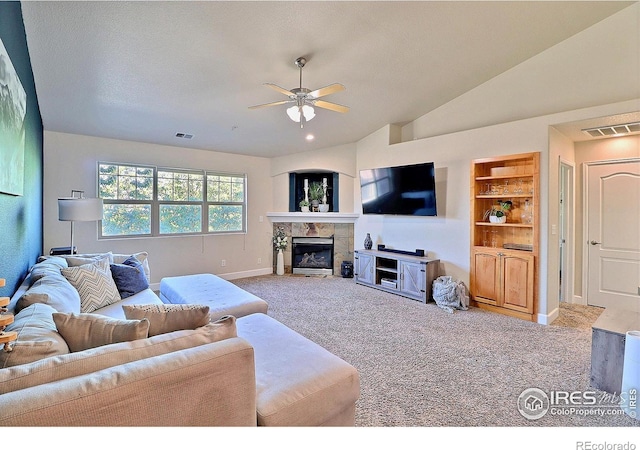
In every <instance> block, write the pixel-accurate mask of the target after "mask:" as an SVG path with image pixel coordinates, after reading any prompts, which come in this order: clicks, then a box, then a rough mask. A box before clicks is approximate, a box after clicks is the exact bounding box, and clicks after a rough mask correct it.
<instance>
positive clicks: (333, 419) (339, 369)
mask: <svg viewBox="0 0 640 450" xmlns="http://www.w3.org/2000/svg"><path fill="white" fill-rule="evenodd" d="M236 326H237V329H238V336H239V337H241V338H243V339H245V340H247V341H249V343H250V344H251V345H252V346H253V349H254V358H255V364H256V385H257V386H256V409H257V413H258V425H262V426H321V425H322V426H353V425H354V422H355V407H356V401H357V400H358V398H359V397H360V377H359V375H358V371H357V370H356V369H355V367H353V366H352V365H350V364H349V363H347V362H345V361H343V360H342V359H340V358H339V357H337V356H336V355H334V354H332V353H330V352H329V351H327V350H326V349H324V348H322V347H321V346H319V345H318V344H316V343H314V342H312V341H310V340H309V339H307V338H305V337H303V336H301V335H300V334H298V333H296V332H295V331H293V330H291V329H289V328H288V327H286V326H285V325H283V324H281V323H280V322H278V321H277V320H275V319H273V318H271V317H269V316H267V315H265V314H251V315H248V316H245V317H242V318H240V319H238V320H237V321H236Z"/></svg>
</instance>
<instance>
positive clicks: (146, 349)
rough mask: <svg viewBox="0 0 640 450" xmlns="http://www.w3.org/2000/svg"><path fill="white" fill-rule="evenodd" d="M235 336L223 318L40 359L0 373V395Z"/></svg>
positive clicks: (233, 323) (233, 325) (232, 325)
mask: <svg viewBox="0 0 640 450" xmlns="http://www.w3.org/2000/svg"><path fill="white" fill-rule="evenodd" d="M236 336H237V332H236V319H235V317H233V316H226V317H223V318H221V319H220V320H218V321H216V322H211V323H209V324H207V325H205V326H203V327H200V328H197V329H195V330H180V331H174V332H172V333H166V334H162V335H159V336H154V337H151V338H148V339H139V340H136V341H131V342H120V343H117V344H111V345H104V346H101V347H96V348H92V349H89V350H85V351H83V352H77V353H69V354H67V355H61V356H55V357H52V358H47V359H42V360H39V361H35V362H33V363H31V364H24V365H20V366H15V367H10V368H7V369H3V370H0V394H6V393H7V392H12V391H17V390H19V389H26V388H28V387H32V386H38V385H41V384H45V383H50V382H54V381H58V380H62V379H65V378H71V377H76V376H79V375H84V374H87V373H92V372H96V371H99V370H103V369H106V368H109V367H114V366H117V365H120V364H126V363H129V362H132V361H138V360H141V359H146V358H151V357H153V356H157V355H162V354H166V353H171V352H176V351H180V350H184V349H187V348H191V347H197V346H200V345H204V344H209V343H212V342H218V341H222V340H224V339H228V338H233V337H236Z"/></svg>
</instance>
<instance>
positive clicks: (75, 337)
mask: <svg viewBox="0 0 640 450" xmlns="http://www.w3.org/2000/svg"><path fill="white" fill-rule="evenodd" d="M53 321H54V322H55V324H56V327H57V328H58V333H60V335H61V336H62V337H63V338H64V340H65V341H66V342H67V345H68V346H69V350H71V351H72V352H81V351H82V350H86V349H88V348H94V347H100V346H102V345H107V344H115V343H116V342H127V341H135V340H137V339H145V338H146V337H147V336H148V334H149V321H148V320H147V319H142V320H120V319H112V318H111V317H107V316H101V315H100V314H83V313H81V314H65V313H53Z"/></svg>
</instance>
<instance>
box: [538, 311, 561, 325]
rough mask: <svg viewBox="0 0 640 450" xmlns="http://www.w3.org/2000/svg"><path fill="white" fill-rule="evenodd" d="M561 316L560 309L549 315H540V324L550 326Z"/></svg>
mask: <svg viewBox="0 0 640 450" xmlns="http://www.w3.org/2000/svg"><path fill="white" fill-rule="evenodd" d="M559 315H560V308H555V309H554V310H553V311H551V312H550V313H549V314H538V323H539V324H541V325H549V324H550V323H551V322H553V321H554V320H556V319H557V318H558V316H559Z"/></svg>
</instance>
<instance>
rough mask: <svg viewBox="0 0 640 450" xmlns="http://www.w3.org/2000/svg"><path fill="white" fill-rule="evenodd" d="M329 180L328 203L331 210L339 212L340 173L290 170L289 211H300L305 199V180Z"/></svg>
mask: <svg viewBox="0 0 640 450" xmlns="http://www.w3.org/2000/svg"><path fill="white" fill-rule="evenodd" d="M325 179H326V180H327V203H328V204H329V211H330V212H339V211H340V208H339V204H338V198H339V197H340V195H339V194H340V192H339V184H340V183H339V174H338V173H336V172H290V173H289V212H296V211H297V212H299V211H300V206H299V204H300V201H302V200H304V182H305V180H307V184H309V185H310V184H311V183H313V182H318V183H322V182H323V180H325Z"/></svg>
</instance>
